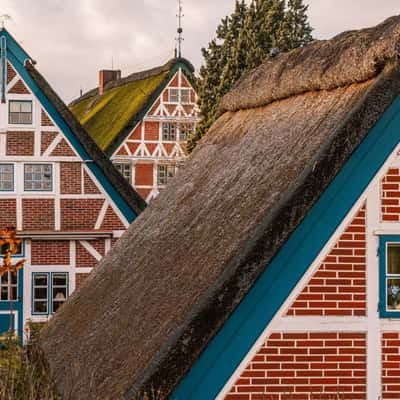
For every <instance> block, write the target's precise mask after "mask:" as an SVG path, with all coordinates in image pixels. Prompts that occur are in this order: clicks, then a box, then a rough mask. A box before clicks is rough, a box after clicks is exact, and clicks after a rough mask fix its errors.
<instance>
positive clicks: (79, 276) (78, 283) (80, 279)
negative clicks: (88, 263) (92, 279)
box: [75, 274, 89, 289]
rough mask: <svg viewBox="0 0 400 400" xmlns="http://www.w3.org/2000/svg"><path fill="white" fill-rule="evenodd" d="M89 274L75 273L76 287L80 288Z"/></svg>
mask: <svg viewBox="0 0 400 400" xmlns="http://www.w3.org/2000/svg"><path fill="white" fill-rule="evenodd" d="M88 276H89V274H75V288H76V289H79V288H80V287H81V286H82V284H83V282H84V281H85V279H86V278H87V277H88Z"/></svg>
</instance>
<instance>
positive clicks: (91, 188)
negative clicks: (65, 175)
mask: <svg viewBox="0 0 400 400" xmlns="http://www.w3.org/2000/svg"><path fill="white" fill-rule="evenodd" d="M83 185H84V191H85V194H100V193H101V192H100V190H99V189H98V188H97V186H96V184H95V183H94V182H93V180H92V178H91V177H90V176H89V175H88V174H87V172H86V171H83Z"/></svg>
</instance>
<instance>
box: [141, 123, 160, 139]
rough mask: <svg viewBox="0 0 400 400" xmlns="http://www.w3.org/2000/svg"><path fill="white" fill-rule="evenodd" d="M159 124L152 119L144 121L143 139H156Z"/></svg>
mask: <svg viewBox="0 0 400 400" xmlns="http://www.w3.org/2000/svg"><path fill="white" fill-rule="evenodd" d="M159 127H160V124H159V123H158V122H154V121H146V122H145V123H144V140H158V138H159Z"/></svg>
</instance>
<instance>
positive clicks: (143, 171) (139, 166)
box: [135, 163, 153, 186]
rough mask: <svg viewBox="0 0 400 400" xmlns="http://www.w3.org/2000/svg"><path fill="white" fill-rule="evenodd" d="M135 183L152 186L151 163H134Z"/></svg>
mask: <svg viewBox="0 0 400 400" xmlns="http://www.w3.org/2000/svg"><path fill="white" fill-rule="evenodd" d="M135 184H136V185H148V186H153V163H136V164H135Z"/></svg>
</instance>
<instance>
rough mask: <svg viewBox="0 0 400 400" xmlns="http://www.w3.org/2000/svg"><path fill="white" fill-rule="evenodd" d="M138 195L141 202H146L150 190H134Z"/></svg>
mask: <svg viewBox="0 0 400 400" xmlns="http://www.w3.org/2000/svg"><path fill="white" fill-rule="evenodd" d="M135 190H136V191H137V192H138V193H139V194H140V196H141V197H142V199H143V200H146V199H147V196H148V195H149V194H150V192H151V189H140V188H139V189H135Z"/></svg>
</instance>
